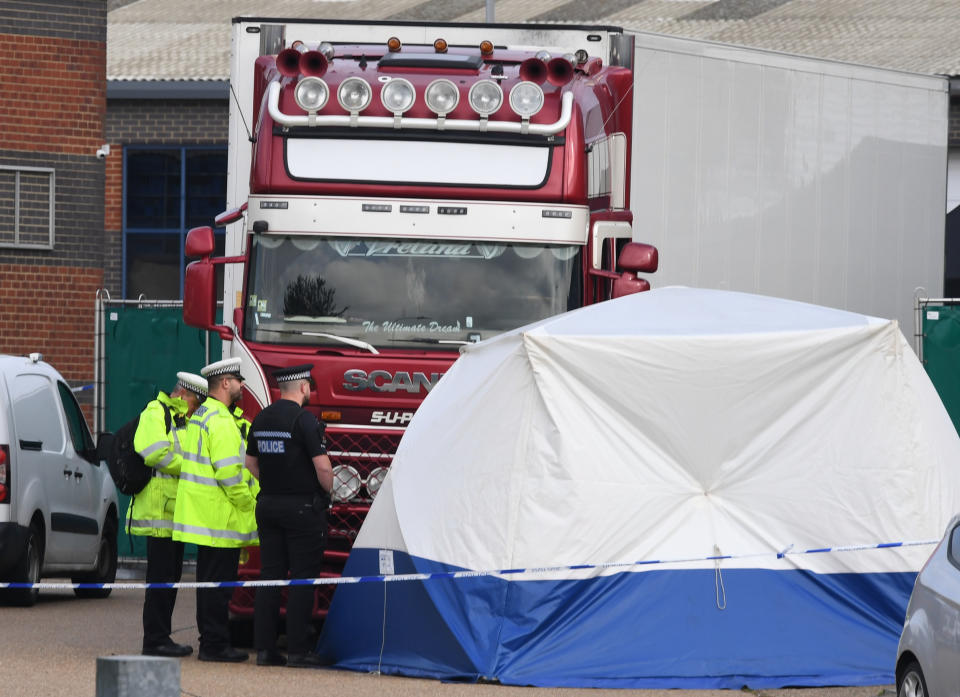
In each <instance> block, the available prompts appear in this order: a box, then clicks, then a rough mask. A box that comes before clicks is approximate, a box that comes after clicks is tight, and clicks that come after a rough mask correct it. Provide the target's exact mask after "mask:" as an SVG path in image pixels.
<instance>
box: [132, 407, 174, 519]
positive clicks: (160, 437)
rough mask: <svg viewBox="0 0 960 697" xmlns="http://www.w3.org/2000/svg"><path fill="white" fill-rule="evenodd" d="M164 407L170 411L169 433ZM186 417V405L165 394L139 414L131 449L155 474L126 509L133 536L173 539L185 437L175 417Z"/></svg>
mask: <svg viewBox="0 0 960 697" xmlns="http://www.w3.org/2000/svg"><path fill="white" fill-rule="evenodd" d="M164 405H166V406H167V408H168V409H169V410H170V430H169V432H168V431H167V420H166V416H165V415H164V413H163V407H164ZM186 414H187V403H186V402H185V401H184V400H182V399H180V398H178V397H169V396H167V394H166V393H165V392H160V393H159V394H158V395H157V398H156V399H155V400H153V401H152V402H150V403H149V404H147V406H146V408H145V409H144V410H143V411H142V412H140V421H139V423H138V424H137V432H136V433H135V434H134V435H133V448H134V450H136V451H137V453H138V454H139V455H140V457H142V458H143V461H144V463H146V465H147V466H148V467H153V468H154V469H155V470H156V472H155V473H154V475H153V477H151V478H150V481H149V482H147V485H146V486H145V487H144V488H143V490H142V491H140V492H139V493H137V494H135V495H134V497H133V502H132V503H131V504H130V507H129V508H128V509H127V526H128V530H129V531H130V533H131V534H133V535H149V536H150V537H170V536H171V535H173V509H174V506H175V504H176V500H177V483H178V482H179V480H180V463H181V454H180V453H181V451H180V437H181V436H182V435H183V433H184V427H180V428H178V427H177V417H178V416H179V417H185V416H186Z"/></svg>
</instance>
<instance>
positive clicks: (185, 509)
mask: <svg viewBox="0 0 960 697" xmlns="http://www.w3.org/2000/svg"><path fill="white" fill-rule="evenodd" d="M200 372H201V374H202V375H203V376H204V377H206V379H207V383H208V390H207V392H208V395H209V396H208V397H207V399H206V401H204V403H203V404H201V405H200V407H199V408H198V409H197V410H196V411H195V412H194V414H193V416H192V417H191V418H190V422H189V423H188V424H187V431H186V434H185V435H184V437H183V439H182V440H181V442H182V444H183V465H182V470H181V475H180V487H179V489H178V491H177V504H176V508H175V509H174V514H173V539H174V540H179V541H182V542H193V543H194V544H196V545H197V581H200V582H207V581H235V580H236V579H237V565H238V563H239V561H240V548H241V547H244V546H246V545H249V544H253V543H254V541H255V540H256V532H255V531H253V532H247V531H244V530H241V529H239V528H238V523H237V521H238V520H239V519H242V518H243V517H244V514H249V512H250V511H252V510H253V509H254V508H255V506H256V499H255V498H254V495H253V493H252V491H251V488H250V486H249V484H248V482H247V480H245V478H244V476H243V461H244V452H243V438H242V437H241V435H240V430H239V429H238V428H237V425H236V423H235V422H234V420H233V415H232V414H231V413H230V409H229V405H230V404H231V403H232V402H233V401H234V400H236V399H238V398H239V397H240V394H241V388H242V385H243V376H242V375H241V374H240V359H239V358H227V359H225V360H222V361H217V362H215V363H211V364H210V365H208V366H206V367H205V368H204V369H203V370H201V371H200ZM232 592H233V591H232V589H230V588H198V589H197V628H198V629H199V630H200V650H199V651H198V652H197V658H199V659H200V660H201V661H225V662H232V663H235V662H239V661H245V660H247V658H248V656H247V654H246V652H244V651H240V650H238V649H234V648H232V647H231V646H230V629H229V618H228V609H227V605H228V603H229V602H230V596H231V594H232Z"/></svg>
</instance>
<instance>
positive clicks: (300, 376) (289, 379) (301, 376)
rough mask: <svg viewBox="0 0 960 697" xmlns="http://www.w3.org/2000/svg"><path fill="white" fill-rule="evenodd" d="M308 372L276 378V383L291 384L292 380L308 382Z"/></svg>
mask: <svg viewBox="0 0 960 697" xmlns="http://www.w3.org/2000/svg"><path fill="white" fill-rule="evenodd" d="M309 379H310V371H309V370H304V371H303V372H302V373H292V374H290V375H284V376H282V377H278V378H277V382H293V381H294V380H309Z"/></svg>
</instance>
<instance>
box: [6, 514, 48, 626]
mask: <svg viewBox="0 0 960 697" xmlns="http://www.w3.org/2000/svg"><path fill="white" fill-rule="evenodd" d="M42 566H43V535H42V534H41V532H40V529H39V528H38V527H37V525H36V524H35V523H31V524H30V528H29V529H28V531H27V541H26V545H25V546H24V551H23V557H21V559H20V561H19V562H18V563H17V565H16V567H15V568H14V570H13V574H12V575H11V580H12V581H14V582H16V583H39V581H40V568H41V567H42ZM39 594H40V591H38V590H37V589H36V588H10V589H7V590H5V591H3V594H2V595H0V597H2V598H3V599H4V600H5V601H6V602H7V603H8V604H10V605H20V606H21V607H30V606H32V605H34V604H35V603H36V602H37V596H38V595H39Z"/></svg>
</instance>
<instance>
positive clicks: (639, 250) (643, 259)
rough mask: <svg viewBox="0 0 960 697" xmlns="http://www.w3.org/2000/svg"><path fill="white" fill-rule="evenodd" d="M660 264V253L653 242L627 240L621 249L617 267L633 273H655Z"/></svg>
mask: <svg viewBox="0 0 960 697" xmlns="http://www.w3.org/2000/svg"><path fill="white" fill-rule="evenodd" d="M659 265H660V253H659V252H658V251H657V248H656V247H654V246H653V245H652V244H644V243H643V242H627V243H626V244H625V245H623V249H622V250H620V256H619V257H618V258H617V268H619V269H620V270H621V271H632V272H633V273H653V272H654V271H656V270H657V267H658V266H659Z"/></svg>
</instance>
